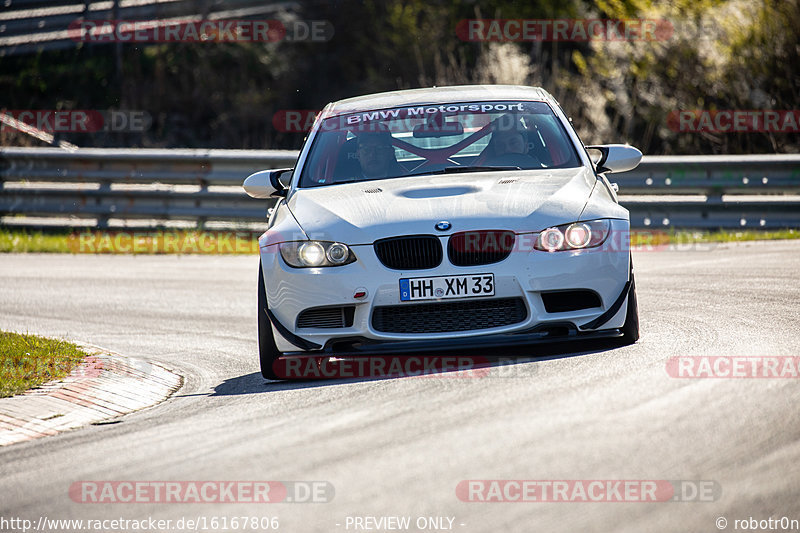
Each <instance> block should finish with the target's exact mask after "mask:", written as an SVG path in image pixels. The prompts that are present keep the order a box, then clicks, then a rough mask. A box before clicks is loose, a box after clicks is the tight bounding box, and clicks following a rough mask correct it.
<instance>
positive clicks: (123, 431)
mask: <svg viewBox="0 0 800 533" xmlns="http://www.w3.org/2000/svg"><path fill="white" fill-rule="evenodd" d="M634 262H635V265H636V273H637V280H636V281H637V288H638V294H639V306H640V314H641V321H642V339H641V341H640V342H639V343H637V344H636V345H634V346H629V347H624V348H614V347H613V346H611V345H607V344H606V345H594V346H569V345H568V346H566V347H563V346H562V347H549V348H542V347H540V348H527V349H521V350H516V352H515V353H516V354H517V355H526V356H530V357H537V359H535V360H534V361H532V362H526V361H525V360H523V361H521V362H518V363H514V364H509V365H506V366H502V367H500V366H498V367H493V368H492V369H491V372H490V373H489V374H488V375H486V376H485V377H483V378H461V377H458V376H451V377H447V378H445V377H434V378H422V379H420V378H399V379H382V380H358V379H354V380H332V381H306V382H299V383H267V382H265V381H264V380H263V379H261V378H260V375H259V374H258V373H257V372H258V368H257V366H258V365H257V360H256V340H255V339H256V331H255V329H256V326H255V316H254V312H255V304H256V291H255V283H256V269H257V264H258V258H256V257H241V256H240V257H231V256H221V257H175V256H135V257H133V256H86V255H83V256H70V255H3V256H2V257H0V328H2V329H10V330H16V331H29V332H35V333H39V334H45V335H53V336H64V337H67V338H72V339H79V340H82V341H85V342H89V343H92V344H96V345H99V346H103V347H106V348H108V349H111V350H114V351H117V352H120V353H123V354H126V355H130V356H137V357H145V358H150V359H152V360H155V361H157V362H159V363H162V364H164V365H165V366H167V367H169V368H172V369H175V370H176V371H177V372H179V373H180V374H182V375H183V376H185V377H186V382H185V385H184V387H183V388H182V389H181V390H180V391H178V393H177V394H176V395H175V396H174V397H173V398H171V399H170V400H168V401H167V402H165V403H163V404H161V405H160V406H157V407H154V408H151V409H147V410H145V411H140V412H137V413H133V414H131V415H127V416H125V417H123V418H122V419H121V420H122V421H121V422H120V423H116V424H106V425H99V426H90V427H88V428H84V429H80V430H76V431H71V432H67V433H63V434H61V435H58V436H56V437H50V438H44V439H40V440H38V441H34V442H27V443H22V444H18V445H13V446H9V447H5V448H0V517H2V518H9V517H20V518H27V519H30V520H33V521H34V523H36V522H37V521H38V519H39V517H41V516H46V517H47V518H49V519H53V518H76V519H113V518H124V519H136V520H140V519H146V518H148V517H154V518H161V519H172V520H178V519H180V518H181V517H186V518H197V517H206V519H207V520H208V519H210V518H211V517H214V516H216V517H220V518H222V517H227V518H228V519H230V518H231V517H233V516H240V517H241V516H269V517H273V516H274V517H278V519H279V524H280V526H279V531H291V532H305V531H326V532H331V531H334V532H335V531H383V530H384V529H378V528H373V529H366V528H367V527H370V528H372V527H373V526H374V525H375V524H374V523H373V522H371V521H361V522H357V521H356V518H357V517H360V518H364V517H375V518H376V519H380V518H381V517H389V516H405V517H410V518H411V527H410V528H409V529H408V530H409V531H418V530H419V529H417V528H416V525H415V521H416V520H417V518H418V517H449V518H453V522H452V526H450V527H452V530H455V531H463V532H477V531H542V532H552V531H565V532H575V531H599V532H600V531H601V532H608V531H630V532H641V531H680V532H686V531H706V532H710V531H718V528H717V527H718V525H721V523H720V522H718V518H720V517H724V518H725V519H726V520H727V521H728V523H727V529H726V530H728V531H735V530H736V526H735V523H734V521H735V520H737V519H748V518H750V517H753V518H754V519H756V520H760V519H768V518H770V517H773V518H781V517H783V516H787V517H788V518H794V519H798V520H800V466H798V465H800V410H798V408H797V405H798V403H800V380H798V379H775V378H771V379H676V378H673V377H671V376H670V375H669V374H668V372H667V370H666V365H667V361H668V360H669V359H670V358H671V357H681V356H683V357H688V356H712V357H713V356H800V353H799V351H800V350H798V349H799V348H800V326H798V323H800V241H783V242H766V243H750V244H737V245H724V246H723V245H716V246H711V245H705V246H695V247H687V249H684V250H671V251H666V250H664V251H651V252H638V253H636V252H635V255H634ZM574 350H578V351H574ZM491 355H495V356H496V355H498V354H491ZM503 355H506V354H503ZM81 480H94V481H125V480H134V481H166V480H178V481H190V480H197V481H200V480H282V481H325V482H328V483H330V484H331V485H332V487H333V488H334V489H335V497H333V499H332V500H331V501H329V502H328V503H272V504H252V503H219V504H194V503H179V504H178V503H117V504H107V505H92V504H88V503H79V502H76V501H73V499H71V498H70V495H69V492H68V491H69V489H70V486H71V485H72V484H73V483H75V482H78V481H81ZM462 480H687V481H695V482H699V481H705V482H708V483H710V485H708V484H706V485H704V486H712V487H714V489H713V495H711V496H707V497H705V498H701V501H690V502H655V503H643V502H624V503H619V502H616V503H607V502H592V503H584V502H556V503H553V502H547V503H544V502H526V503H479V502H469V501H462V500H461V499H459V497H458V495H457V493H456V487H457V486H458V485H459V482H460V481H462ZM487 486H488V485H487ZM674 486H680V487H684V489H686V487H690V488H691V486H700V485H687V484H684V485H678V484H675V485H674ZM689 492H692V491H691V490H689ZM689 496H691V494H689ZM687 497H688V496H687ZM708 500H711V501H708ZM348 517H350V518H348ZM357 523H359V524H361V527H359V528H358V529H356V527H355V524H357ZM449 524H450V523H449V521H448V520H446V519H445V520H444V521H443V522H442V524H440V525H444V526H445V527H447V526H448V525H449ZM386 525H387V523H386V522H384V523H382V526H386ZM6 528H7V529H4V528H3V527H2V526H0V529H2V530H11V531H18V530H19V529H14V528H13V527H8V526H6ZM76 529H77V528H76V527H75V526H74V525H73V526H72V527H71V528H70V527H65V528H62V529H51V530H52V531H64V530H76ZM162 529H163V530H164V531H180V529H177V528H176V527H170V528H166V527H164V528H162ZM201 529H202V528H201ZM739 529H742V527H741V525H739ZM106 530H111V529H106ZM210 530H217V531H222V530H223V529H222V527H221V526H219V525H218V526H217V527H216V528H213V529H210ZM428 530H434V529H428ZM151 531H152V529H151Z"/></svg>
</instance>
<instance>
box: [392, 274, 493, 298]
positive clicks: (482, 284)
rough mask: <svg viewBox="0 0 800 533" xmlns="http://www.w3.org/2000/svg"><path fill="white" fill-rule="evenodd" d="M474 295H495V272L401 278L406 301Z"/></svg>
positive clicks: (401, 290)
mask: <svg viewBox="0 0 800 533" xmlns="http://www.w3.org/2000/svg"><path fill="white" fill-rule="evenodd" d="M474 296H494V274H470V275H468V276H436V277H432V278H403V279H401V280H400V300H401V301H404V302H410V301H413V300H437V299H440V298H470V297H474Z"/></svg>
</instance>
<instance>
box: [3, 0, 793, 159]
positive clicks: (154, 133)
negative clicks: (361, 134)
mask: <svg viewBox="0 0 800 533" xmlns="http://www.w3.org/2000/svg"><path fill="white" fill-rule="evenodd" d="M75 3H78V4H83V2H75V1H73V2H45V1H41V0H9V1H7V2H5V4H4V7H2V8H0V16H2V17H4V18H5V19H6V20H4V21H0V23H4V24H2V25H0V111H2V110H3V109H5V110H20V109H59V110H69V109H94V110H142V111H146V112H147V113H148V114H149V115H150V117H152V124H151V125H150V127H149V128H148V129H147V130H146V131H144V132H138V133H119V132H118V133H111V132H106V133H64V134H61V135H60V137H59V138H60V139H62V140H66V141H68V142H71V143H73V144H75V145H77V146H81V147H89V146H92V147H186V148H243V149H244V148H247V149H261V148H286V149H293V148H298V147H299V146H300V143H301V142H302V139H303V133H302V132H285V131H280V128H276V126H275V124H273V117H274V116H275V115H276V113H279V112H282V111H286V110H318V109H321V108H322V107H323V106H324V105H325V104H326V103H328V102H330V101H333V100H337V99H341V98H345V97H350V96H356V95H360V94H366V93H373V92H379V91H386V90H393V89H404V88H413V87H425V86H431V85H446V84H467V83H514V84H525V85H534V86H542V87H544V88H545V89H546V90H548V91H550V92H551V93H553V95H554V96H555V97H556V98H557V99H558V100H559V101H560V102H561V104H562V106H563V107H564V109H565V111H566V112H567V113H568V114H569V115H570V116H571V117H572V118H573V121H574V124H575V125H576V127H577V129H578V130H579V133H580V134H581V135H582V137H583V139H584V140H585V141H586V142H587V143H597V142H630V143H631V144H635V145H636V146H637V147H639V148H640V149H642V151H643V152H644V153H646V154H651V155H653V154H655V155H657V154H720V153H727V154H743V153H787V152H798V151H800V135H798V134H797V133H774V132H773V133H769V132H748V133H744V132H742V133H714V132H708V131H705V132H680V131H675V130H674V128H671V127H670V124H669V117H670V113H674V112H675V111H677V110H695V109H701V110H709V111H713V110H735V109H738V110H763V109H775V110H794V109H796V108H798V102H799V101H800V73H799V72H798V66H800V44H798V43H800V0H759V1H752V0H672V1H669V2H666V1H659V0H597V1H594V2H591V1H587V0H538V1H534V2H528V1H524V2H523V1H520V2H515V1H504V0H490V1H480V2H477V1H475V2H469V1H467V2H459V1H455V0H451V1H448V0H432V1H427V0H388V1H386V2H379V1H375V0H361V1H355V0H346V1H333V2H325V1H308V2H266V3H265V2H252V1H249V2H248V1H247V0H233V1H218V0H217V1H214V0H188V1H181V2H176V1H174V0H173V2H172V4H170V6H172V7H171V8H172V9H175V10H178V11H176V12H180V13H182V14H193V15H197V16H200V17H207V16H209V15H210V14H211V15H213V14H215V13H216V14H219V13H225V12H226V10H228V11H230V12H231V13H232V14H233V15H232V16H234V17H242V16H247V17H250V18H261V19H279V20H282V21H285V22H287V23H291V21H311V20H324V21H327V22H328V23H330V26H331V27H332V29H333V36H332V38H330V39H329V40H326V41H323V42H314V41H305V42H288V41H285V40H284V41H279V42H272V43H268V42H255V43H253V42H236V43H220V42H177V43H153V44H142V43H137V44H130V43H126V44H108V43H82V42H75V41H69V40H63V39H62V41H60V44H59V45H58V46H50V45H46V46H43V45H41V44H36V43H35V42H32V43H29V44H25V43H24V37H25V35H28V34H26V32H29V33H30V34H31V35H33V33H34V32H35V31H39V30H38V29H37V28H39V27H40V26H42V25H43V24H45V22H44V21H47V23H49V21H50V20H53V19H54V17H53V16H51V15H48V16H43V15H42V13H50V12H51V11H50V12H49V11H47V10H48V9H51V10H52V9H53V8H54V7H56V6H65V5H67V4H75ZM178 4H180V5H178ZM125 6H126V4H125V2H124V1H123V2H121V3H117V4H116V6H115V8H114V9H111V10H108V9H107V10H106V11H103V12H99V11H98V12H93V11H89V10H86V11H84V12H83V13H81V12H77V13H74V12H73V13H72V14H65V15H63V16H62V15H59V17H60V18H59V20H60V23H62V24H63V23H64V22H65V21H74V20H79V19H80V18H81V17H83V18H85V19H92V18H100V15H102V16H103V17H106V18H114V17H115V16H116V18H118V19H122V18H126V17H127V18H132V17H134V18H142V16H141V13H142V12H141V11H140V12H138V16H137V12H132V11H126V9H128V8H126V7H125ZM159 6H160V7H159V9H162V10H167V7H164V6H161V5H160V4H159ZM140 9H143V8H140ZM42 10H44V11H42ZM181 10H182V11H181ZM237 10H238V11H237ZM248 10H249V11H248ZM15 14H16V15H15ZM242 14H244V15H242ZM23 15H24V16H23ZM167 15H170V13H169V12H168V11H163V13H162V12H161V11H158V12H155V14H154V15H151V16H156V17H158V16H167ZM15 17H16V18H15ZM476 18H501V19H512V18H514V19H522V18H531V19H587V18H589V19H656V20H665V21H668V22H669V24H670V25H671V27H672V28H673V31H672V33H671V35H670V36H669V37H668V38H665V39H663V40H657V41H643V40H634V41H628V42H619V41H593V42H557V41H550V42H541V41H537V42H468V41H465V40H462V39H460V38H459V36H458V35H457V31H456V28H457V25H458V24H459V22H460V21H463V20H465V19H476ZM26 25H27V26H26ZM26 28H30V29H26ZM13 32H16V34H15V35H10V34H11V33H13ZM12 37H13V38H15V39H16V40H13V39H12ZM20 37H22V40H20ZM20 42H22V43H23V44H13V43H20ZM0 145H5V146H10V145H12V146H41V145H42V143H41V142H40V141H37V140H36V139H33V138H31V137H29V136H27V135H24V134H21V133H18V132H16V131H14V130H12V129H11V128H7V127H5V128H3V130H2V133H0Z"/></svg>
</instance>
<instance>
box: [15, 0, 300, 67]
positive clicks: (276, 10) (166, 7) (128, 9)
mask: <svg viewBox="0 0 800 533" xmlns="http://www.w3.org/2000/svg"><path fill="white" fill-rule="evenodd" d="M297 9H298V4H297V2H294V1H279V2H268V3H265V2H261V1H258V0H109V1H106V2H96V1H90V0H67V1H65V2H53V1H52V0H49V1H44V0H5V6H4V10H3V11H0V57H2V56H6V55H14V54H30V53H37V52H41V51H44V50H58V49H65V48H75V47H77V46H79V45H80V44H89V45H107V44H109V43H110V42H111V41H110V40H99V41H97V42H86V43H80V42H79V40H76V35H77V34H76V33H75V32H74V31H71V30H70V27H71V25H72V24H75V23H77V22H78V21H80V20H93V21H97V20H110V19H118V20H155V21H162V20H166V19H174V18H181V19H185V20H195V19H197V20H199V19H201V18H202V19H208V20H219V19H234V18H235V19H242V18H252V17H265V16H268V17H273V16H276V15H278V14H282V13H284V12H287V11H295V10H297Z"/></svg>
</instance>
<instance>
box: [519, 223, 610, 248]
mask: <svg viewBox="0 0 800 533" xmlns="http://www.w3.org/2000/svg"><path fill="white" fill-rule="evenodd" d="M610 231H611V224H610V223H609V222H608V220H605V219H602V220H592V221H589V222H574V223H572V224H562V225H560V226H554V227H552V228H547V229H546V230H544V231H542V232H541V233H540V234H539V238H538V239H536V244H534V245H533V247H534V248H535V249H537V250H541V251H543V252H560V251H564V250H581V249H584V248H594V247H595V246H600V245H601V244H603V243H604V242H605V240H606V238H607V237H608V234H609V232H610Z"/></svg>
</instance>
